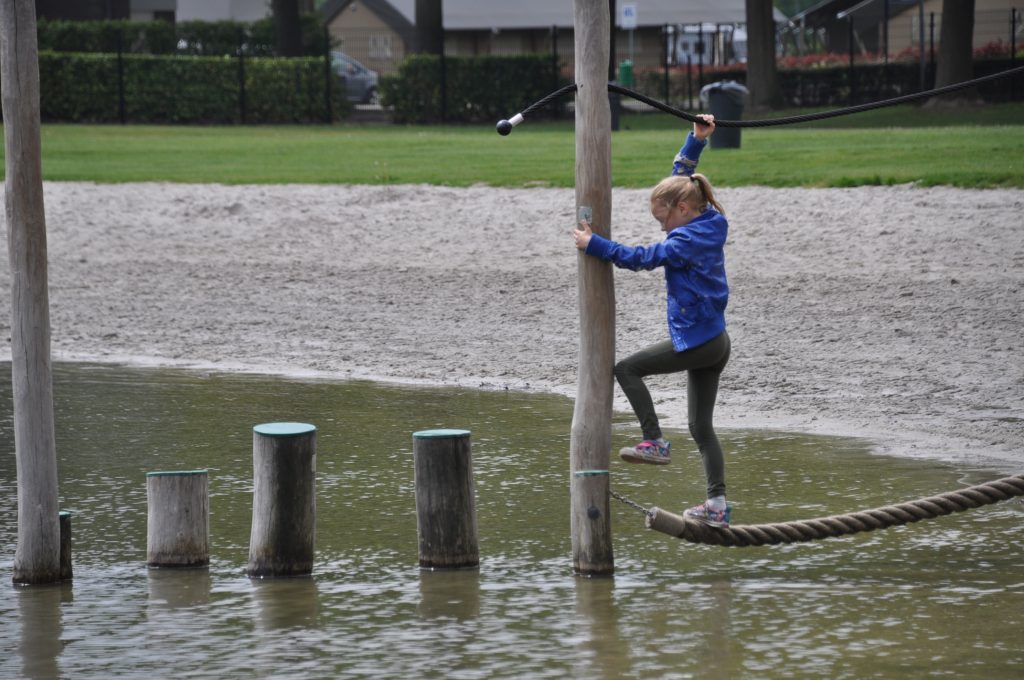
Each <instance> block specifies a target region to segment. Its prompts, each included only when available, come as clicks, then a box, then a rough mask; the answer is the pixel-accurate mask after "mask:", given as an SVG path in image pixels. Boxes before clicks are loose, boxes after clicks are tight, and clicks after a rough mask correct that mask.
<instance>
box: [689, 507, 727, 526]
mask: <svg viewBox="0 0 1024 680" xmlns="http://www.w3.org/2000/svg"><path fill="white" fill-rule="evenodd" d="M683 517H686V518H687V519H695V520H697V521H698V522H704V523H705V524H709V525H711V526H713V527H720V528H722V529H725V528H728V526H729V520H730V519H732V506H731V505H729V504H728V503H726V504H725V510H712V509H711V508H710V507H709V506H708V504H707V502H704V503H701V504H700V505H695V506H693V507H692V508H690V509H689V510H687V511H686V512H684V513H683Z"/></svg>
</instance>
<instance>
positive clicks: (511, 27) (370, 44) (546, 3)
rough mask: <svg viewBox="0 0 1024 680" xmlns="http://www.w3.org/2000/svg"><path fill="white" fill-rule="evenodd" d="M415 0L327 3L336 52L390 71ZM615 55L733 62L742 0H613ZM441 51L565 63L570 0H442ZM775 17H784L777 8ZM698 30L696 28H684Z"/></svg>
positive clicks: (638, 60) (406, 38)
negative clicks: (631, 25)
mask: <svg viewBox="0 0 1024 680" xmlns="http://www.w3.org/2000/svg"><path fill="white" fill-rule="evenodd" d="M415 5H416V3H415V0H328V1H327V2H325V3H324V4H323V5H322V6H321V8H320V12H321V13H322V15H323V17H324V20H325V22H326V23H327V25H328V27H329V30H330V32H331V35H332V36H333V37H334V38H335V39H336V40H338V41H339V42H340V45H341V49H342V50H343V51H344V52H346V53H347V54H350V55H352V56H353V57H355V58H356V59H358V60H359V61H361V62H363V63H364V64H366V65H367V66H369V67H370V68H372V69H374V70H375V71H378V72H380V73H390V72H393V71H394V70H395V68H396V67H397V65H398V63H399V62H400V61H401V60H402V59H403V58H404V56H405V55H406V53H407V52H408V51H409V49H410V46H411V44H412V37H413V35H414V33H415V21H416V6H415ZM627 5H628V6H632V8H633V10H634V16H635V19H636V29H634V30H625V29H622V28H621V25H622V22H623V17H622V14H623V10H624V9H625V8H626V6H627ZM618 6H619V16H618V17H616V25H617V26H620V28H619V30H618V31H617V33H616V43H615V45H616V60H617V61H622V60H624V59H631V60H632V61H633V62H634V63H635V64H636V65H637V67H638V68H643V67H645V66H648V67H650V66H657V65H661V64H663V63H664V61H665V60H666V58H667V59H669V60H670V61H672V62H681V63H685V61H686V58H685V53H693V54H695V55H696V56H697V58H698V59H700V58H701V57H702V56H703V58H704V61H705V63H714V62H718V63H721V62H723V61H727V60H730V59H735V58H736V55H735V50H733V49H730V45H731V43H732V38H733V29H734V28H735V27H736V26H737V25H739V24H744V23H745V22H746V6H745V3H744V0H687V2H680V1H679V0H638V1H636V2H623V0H619V2H618ZM443 12H444V17H443V21H444V29H445V54H447V55H450V56H482V55H516V54H538V53H540V54H551V53H553V52H554V53H557V55H558V57H559V60H560V61H561V63H562V64H563V65H569V66H571V62H572V59H573V37H572V32H573V11H572V3H571V2H568V1H565V2H551V1H550V0H518V1H517V2H514V3H510V2H493V1H491V2H487V1H485V0H444V4H443ZM776 20H777V21H782V22H785V21H786V17H785V16H784V15H783V14H781V13H780V12H778V11H776ZM687 26H690V27H696V26H700V27H702V28H701V29H700V31H699V38H700V40H701V41H702V44H703V45H704V49H703V51H702V50H701V48H700V47H699V43H698V42H697V40H696V38H694V39H691V38H690V34H691V33H693V34H694V35H695V36H696V35H697V32H696V31H692V30H689V29H686V28H684V27H687Z"/></svg>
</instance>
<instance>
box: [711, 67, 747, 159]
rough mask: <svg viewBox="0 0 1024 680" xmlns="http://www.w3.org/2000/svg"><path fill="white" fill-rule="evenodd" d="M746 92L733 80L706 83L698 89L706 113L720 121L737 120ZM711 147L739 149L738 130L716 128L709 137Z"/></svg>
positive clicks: (741, 111) (740, 113) (741, 115)
mask: <svg viewBox="0 0 1024 680" xmlns="http://www.w3.org/2000/svg"><path fill="white" fill-rule="evenodd" d="M747 93H748V90H747V88H745V87H744V86H743V85H742V84H740V83H737V82H736V81H735V80H724V81H719V82H716V83H708V84H707V85H705V86H704V87H702V88H701V89H700V103H701V106H702V107H704V108H705V109H706V110H707V112H708V113H710V114H711V115H713V116H714V117H715V118H720V119H722V120H739V119H740V118H742V117H743V105H744V102H745V101H746V98H747ZM711 146H713V147H716V148H722V149H738V148H740V128H718V129H717V130H715V134H713V135H712V136H711Z"/></svg>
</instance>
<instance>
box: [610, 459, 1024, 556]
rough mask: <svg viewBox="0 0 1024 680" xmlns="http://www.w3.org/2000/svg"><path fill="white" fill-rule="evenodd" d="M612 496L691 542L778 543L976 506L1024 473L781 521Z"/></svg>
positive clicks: (1003, 492) (1017, 492)
mask: <svg viewBox="0 0 1024 680" xmlns="http://www.w3.org/2000/svg"><path fill="white" fill-rule="evenodd" d="M611 495H612V497H613V498H615V499H616V500H618V501H621V502H623V503H625V504H626V505H629V506H630V507H632V508H634V509H639V510H640V511H642V512H643V513H644V516H645V522H646V524H647V528H648V529H654V530H655V531H660V532H662V533H665V534H668V535H670V536H675V537H676V538H681V539H683V540H686V541H689V542H691V543H707V544H710V545H721V546H733V547H747V546H757V545H778V544H780V543H800V542H804V541H814V540H818V539H822V538H836V537H839V536H847V535H849V534H857V533H860V532H862V531H874V530H875V529H888V528H889V527H894V526H901V525H904V524H910V523H913V522H919V521H921V520H923V519H933V518H935V517H941V516H943V515H951V514H953V513H954V512H963V511H964V510H970V509H971V508H980V507H982V506H983V505H991V504H993V503H999V502H1001V501H1006V500H1009V499H1011V498H1013V497H1015V496H1024V474H1020V475H1015V476H1013V477H1004V478H1002V479H997V480H995V481H992V482H987V483H985V484H978V485H977V486H970V487H967V488H966V489H960V490H959V491H950V492H948V493H943V494H939V495H938V496H929V497H928V498H921V499H919V500H916V501H910V502H908V503H900V504H899V505H887V506H885V507H881V508H874V509H871V510H861V511H859V512H851V513H849V514H846V515H832V516H830V517H818V518H815V519H805V520H798V521H794V522H782V523H779V524H733V525H730V526H729V527H725V528H719V527H712V526H710V525H708V524H705V523H703V522H699V521H697V520H692V519H686V518H685V517H681V516H679V515H675V514H673V513H670V512H667V511H665V510H662V509H660V508H656V507H651V508H649V509H648V508H644V507H643V506H642V505H640V504H639V503H637V502H635V501H632V500H630V499H629V498H627V497H625V496H623V495H622V494H620V493H617V492H615V491H612V492H611Z"/></svg>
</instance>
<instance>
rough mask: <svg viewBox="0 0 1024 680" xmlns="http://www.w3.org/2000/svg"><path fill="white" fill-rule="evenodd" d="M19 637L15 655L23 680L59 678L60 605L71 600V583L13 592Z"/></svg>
mask: <svg viewBox="0 0 1024 680" xmlns="http://www.w3.org/2000/svg"><path fill="white" fill-rule="evenodd" d="M14 592H15V597H17V599H18V624H19V627H20V630H21V637H20V639H19V642H18V654H19V656H20V657H21V673H22V676H23V677H25V678H33V679H34V678H40V679H42V678H46V679H47V680H48V679H49V678H58V677H61V672H60V665H59V663H58V658H59V657H60V654H61V652H62V651H63V648H64V645H63V643H62V642H61V634H62V633H63V632H64V625H63V621H62V617H61V608H62V605H64V604H68V603H71V602H72V600H73V599H74V597H73V593H72V586H71V584H70V583H59V584H55V585H50V586H32V587H26V588H17V589H15V591H14Z"/></svg>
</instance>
